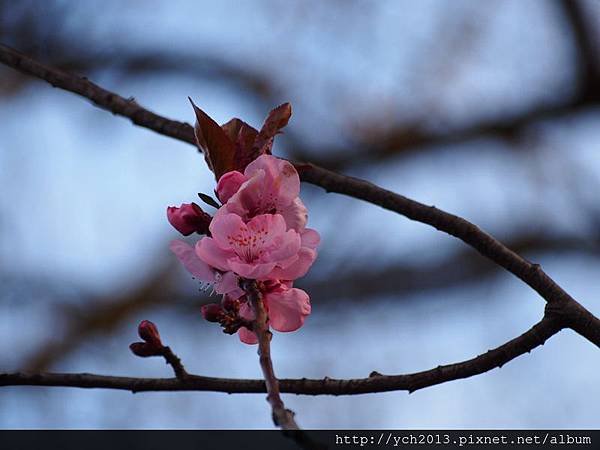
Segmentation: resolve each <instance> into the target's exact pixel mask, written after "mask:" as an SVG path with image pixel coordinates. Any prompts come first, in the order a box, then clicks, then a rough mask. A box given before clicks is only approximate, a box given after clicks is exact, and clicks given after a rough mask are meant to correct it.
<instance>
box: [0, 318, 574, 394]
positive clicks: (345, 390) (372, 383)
mask: <svg viewBox="0 0 600 450" xmlns="http://www.w3.org/2000/svg"><path fill="white" fill-rule="evenodd" d="M561 328H563V325H561V323H560V318H557V317H553V316H550V315H548V316H545V317H544V318H543V319H542V320H541V321H540V322H538V323H537V324H536V325H534V326H533V327H532V328H531V329H530V330H528V331H527V332H525V333H523V334H522V335H521V336H518V337H516V338H515V339H512V340H511V341H509V342H507V343H505V344H503V345H501V346H500V347H497V348H495V349H493V350H489V351H488V352H486V353H484V354H482V355H479V356H477V357H475V358H472V359H469V360H467V361H462V362H459V363H455V364H449V365H444V366H438V367H436V368H433V369H430V370H426V371H423V372H416V373H411V374H405V375H381V374H378V373H376V372H374V373H372V374H371V376H369V377H367V378H356V379H334V378H324V379H307V378H302V379H281V380H279V388H280V390H281V392H284V393H290V394H301V395H356V394H369V393H376V392H390V391H408V392H414V391H417V390H419V389H423V388H426V387H429V386H435V385H438V384H441V383H445V382H448V381H452V380H459V379H463V378H468V377H472V376H475V375H479V374H482V373H485V372H488V371H490V370H492V369H494V368H496V367H502V366H503V365H504V364H506V363H508V362H509V361H512V360H513V359H515V358H517V357H518V356H521V355H523V354H525V353H529V352H531V351H532V350H533V349H535V348H536V347H538V346H540V345H543V344H544V343H545V342H546V341H547V340H548V339H549V338H550V337H552V336H553V335H555V334H556V333H558V332H559V331H560V330H561ZM0 386H56V387H59V386H62V387H77V388H104V389H119V390H126V391H132V392H143V391H212V392H227V393H229V394H234V393H265V392H267V388H266V385H265V381H264V380H248V379H233V378H214V377H204V376H198V375H191V374H190V375H188V376H187V377H186V378H185V380H178V379H177V378H132V377H116V376H103V375H94V374H87V373H79V374H75V373H72V374H69V373H37V374H30V373H21V372H17V373H3V374H0Z"/></svg>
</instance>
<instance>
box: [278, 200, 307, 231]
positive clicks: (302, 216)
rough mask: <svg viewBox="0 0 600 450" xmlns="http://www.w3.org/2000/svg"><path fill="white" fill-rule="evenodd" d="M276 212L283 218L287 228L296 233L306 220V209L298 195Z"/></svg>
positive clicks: (302, 228) (304, 224)
mask: <svg viewBox="0 0 600 450" xmlns="http://www.w3.org/2000/svg"><path fill="white" fill-rule="evenodd" d="M278 213H279V214H281V215H282V216H283V218H284V219H285V223H286V224H287V227H288V229H292V230H296V231H297V232H298V233H300V232H301V231H302V230H304V227H305V226H306V222H307V220H308V211H307V209H306V206H304V203H302V200H300V197H296V198H295V199H294V200H293V201H292V203H290V204H289V205H288V206H286V207H285V208H283V209H282V210H281V211H278Z"/></svg>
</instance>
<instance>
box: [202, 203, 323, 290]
mask: <svg viewBox="0 0 600 450" xmlns="http://www.w3.org/2000/svg"><path fill="white" fill-rule="evenodd" d="M210 232H211V234H212V237H205V238H203V239H201V240H200V241H198V243H197V244H196V254H197V255H198V257H199V258H200V259H202V260H203V261H204V262H205V263H206V264H208V265H209V266H211V267H214V268H216V269H218V270H220V271H223V272H227V271H233V272H235V273H236V274H238V275H239V276H241V277H244V278H249V279H254V280H265V279H269V278H272V272H273V271H274V270H275V269H279V270H285V269H287V268H288V267H290V266H292V265H293V264H294V263H297V262H298V261H299V255H298V253H299V250H300V249H301V248H302V238H301V235H300V234H299V233H297V232H296V231H294V230H287V231H286V224H285V219H284V218H283V216H281V215H280V214H261V215H259V216H256V217H253V218H252V219H251V220H250V221H249V222H248V223H244V221H243V220H242V218H241V217H240V216H238V215H237V214H221V215H216V216H215V218H214V219H213V221H212V222H211V224H210ZM310 263H312V261H310ZM309 265H310V264H309Z"/></svg>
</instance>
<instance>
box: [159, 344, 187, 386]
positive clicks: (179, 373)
mask: <svg viewBox="0 0 600 450" xmlns="http://www.w3.org/2000/svg"><path fill="white" fill-rule="evenodd" d="M162 356H163V358H165V361H166V362H167V364H169V365H170V366H171V367H172V368H173V372H175V377H177V379H178V380H180V381H184V380H185V379H187V378H188V377H189V374H188V373H187V371H186V370H185V367H183V364H182V363H181V359H180V358H179V356H177V355H176V354H175V353H173V350H171V347H168V346H165V347H163V348H162Z"/></svg>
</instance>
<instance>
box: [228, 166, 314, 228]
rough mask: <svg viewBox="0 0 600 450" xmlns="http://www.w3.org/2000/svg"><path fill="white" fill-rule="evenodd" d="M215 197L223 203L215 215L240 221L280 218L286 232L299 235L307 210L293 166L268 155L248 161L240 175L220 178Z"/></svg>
mask: <svg viewBox="0 0 600 450" xmlns="http://www.w3.org/2000/svg"><path fill="white" fill-rule="evenodd" d="M216 191H217V196H218V197H219V199H220V200H221V201H222V202H223V203H224V205H223V207H222V208H221V209H219V211H218V212H217V215H219V214H227V213H233V214H237V215H238V216H240V217H241V218H242V219H243V220H244V221H248V220H250V219H251V218H252V217H255V216H258V215H261V214H281V215H282V216H283V217H284V219H285V223H286V225H287V228H288V229H293V230H296V231H297V232H301V231H302V230H303V229H304V227H305V225H306V221H307V210H306V207H305V206H304V204H303V203H302V200H300V198H299V197H298V195H299V193H300V177H299V176H298V172H297V171H296V169H295V168H294V166H293V165H292V164H291V163H290V162H288V161H286V160H283V159H280V158H276V157H275V156H272V155H262V156H259V157H258V158H256V159H255V160H254V161H252V162H251V163H250V164H248V166H247V167H246V169H245V170H244V173H243V174H242V173H240V172H237V171H233V172H228V173H226V174H224V175H223V176H222V177H221V178H220V179H219V183H218V184H217V189H216Z"/></svg>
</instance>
